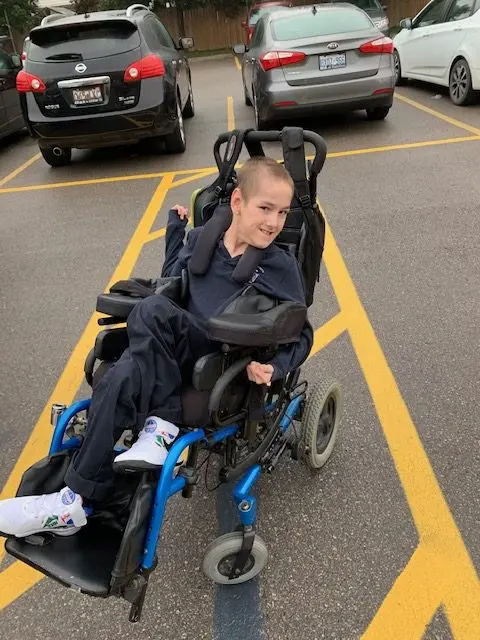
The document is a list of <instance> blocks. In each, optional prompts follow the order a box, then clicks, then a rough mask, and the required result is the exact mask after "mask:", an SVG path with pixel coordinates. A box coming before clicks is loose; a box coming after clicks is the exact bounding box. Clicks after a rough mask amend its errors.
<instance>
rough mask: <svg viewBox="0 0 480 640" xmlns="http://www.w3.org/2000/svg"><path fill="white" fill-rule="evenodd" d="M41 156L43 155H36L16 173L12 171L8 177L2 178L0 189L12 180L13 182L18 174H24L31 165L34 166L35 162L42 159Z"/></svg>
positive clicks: (16, 170)
mask: <svg viewBox="0 0 480 640" xmlns="http://www.w3.org/2000/svg"><path fill="white" fill-rule="evenodd" d="M40 155H41V154H40V153H36V154H35V155H34V156H32V157H31V158H30V159H29V160H27V161H26V162H24V163H23V164H22V165H20V166H19V167H18V169H15V171H12V172H11V173H9V174H8V176H5V178H2V179H1V180H0V187H3V185H5V184H7V182H10V180H13V179H14V178H16V177H17V176H18V174H19V173H22V171H25V169H28V167H29V166H30V165H32V164H33V163H34V162H36V161H37V160H38V159H39V158H40Z"/></svg>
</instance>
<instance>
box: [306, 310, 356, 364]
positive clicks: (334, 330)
mask: <svg viewBox="0 0 480 640" xmlns="http://www.w3.org/2000/svg"><path fill="white" fill-rule="evenodd" d="M346 329H347V322H346V320H345V316H344V314H343V313H337V315H335V316H333V318H330V320H328V322H326V323H325V324H324V325H322V326H321V327H320V328H319V329H317V330H316V331H315V334H314V336H313V345H312V348H311V350H310V355H309V356H308V357H309V358H311V357H312V356H314V355H315V354H316V353H318V352H319V351H321V350H322V349H324V348H325V347H326V346H327V345H329V344H330V342H333V340H335V339H336V338H338V337H339V336H340V335H341V334H342V333H343V332H344V331H346Z"/></svg>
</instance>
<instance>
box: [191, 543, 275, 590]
mask: <svg viewBox="0 0 480 640" xmlns="http://www.w3.org/2000/svg"><path fill="white" fill-rule="evenodd" d="M242 540H243V534H242V532H241V531H233V532H232V533H226V534H225V535H223V536H220V537H219V538H216V539H215V540H214V541H213V542H211V543H210V544H209V546H208V547H207V550H206V552H205V556H204V558H203V562H202V571H203V572H204V574H205V575H206V576H207V578H210V580H213V582H216V583H217V584H240V583H241V582H248V580H251V579H252V578H254V577H255V576H256V575H258V574H259V573H260V571H261V570H262V569H263V568H264V566H265V565H266V564H267V559H268V551H267V547H266V545H265V543H264V542H263V540H262V539H261V538H260V537H259V536H258V535H255V540H254V541H253V547H252V551H251V553H250V557H249V559H248V562H247V564H246V566H245V569H244V571H243V573H242V574H241V575H239V576H238V577H237V578H232V579H230V578H229V576H230V573H231V571H232V568H233V566H234V563H235V558H236V555H237V553H239V551H240V549H241V548H242Z"/></svg>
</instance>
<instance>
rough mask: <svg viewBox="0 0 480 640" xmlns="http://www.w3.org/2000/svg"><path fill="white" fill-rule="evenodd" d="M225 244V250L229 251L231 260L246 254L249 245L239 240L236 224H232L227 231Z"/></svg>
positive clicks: (224, 239)
mask: <svg viewBox="0 0 480 640" xmlns="http://www.w3.org/2000/svg"><path fill="white" fill-rule="evenodd" d="M223 244H224V245H225V249H226V250H227V251H228V253H229V254H230V257H231V258H236V257H237V256H241V255H242V254H243V253H245V251H246V249H247V247H248V244H247V243H246V242H245V241H244V240H242V239H241V238H239V236H238V230H237V226H236V224H235V222H232V224H231V225H230V226H229V227H228V229H227V230H226V231H225V235H224V236H223Z"/></svg>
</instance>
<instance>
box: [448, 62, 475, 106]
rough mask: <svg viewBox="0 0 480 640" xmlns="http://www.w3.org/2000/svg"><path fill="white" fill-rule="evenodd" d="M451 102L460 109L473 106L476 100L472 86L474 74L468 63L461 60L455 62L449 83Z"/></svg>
mask: <svg viewBox="0 0 480 640" xmlns="http://www.w3.org/2000/svg"><path fill="white" fill-rule="evenodd" d="M448 90H449V93H450V100H451V101H452V102H453V104H455V105H457V106H458V107H466V106H467V105H469V104H472V103H473V102H474V101H475V98H476V92H475V91H474V89H473V86H472V74H471V72H470V67H469V66H468V62H467V61H466V60H465V59H464V58H460V59H459V60H457V61H456V62H455V64H454V65H453V67H452V69H451V71H450V78H449V82H448Z"/></svg>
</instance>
